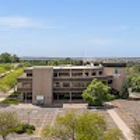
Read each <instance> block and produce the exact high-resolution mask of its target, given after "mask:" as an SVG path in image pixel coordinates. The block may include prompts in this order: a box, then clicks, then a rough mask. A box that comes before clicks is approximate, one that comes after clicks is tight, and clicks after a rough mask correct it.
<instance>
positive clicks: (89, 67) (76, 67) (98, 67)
mask: <svg viewBox="0 0 140 140" xmlns="http://www.w3.org/2000/svg"><path fill="white" fill-rule="evenodd" d="M100 68H103V66H55V67H53V69H100Z"/></svg>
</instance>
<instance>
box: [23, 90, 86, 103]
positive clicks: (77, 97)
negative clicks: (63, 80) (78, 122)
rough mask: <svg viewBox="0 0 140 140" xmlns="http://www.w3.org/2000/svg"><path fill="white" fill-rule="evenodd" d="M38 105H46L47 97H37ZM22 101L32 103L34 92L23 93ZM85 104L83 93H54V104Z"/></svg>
mask: <svg viewBox="0 0 140 140" xmlns="http://www.w3.org/2000/svg"><path fill="white" fill-rule="evenodd" d="M35 98H36V105H44V103H45V97H44V96H43V95H37V96H36V97H35ZM21 100H22V101H23V102H24V103H32V100H33V93H32V92H22V93H21ZM75 102H81V103H82V102H84V101H83V97H82V92H54V93H53V98H52V103H75Z"/></svg>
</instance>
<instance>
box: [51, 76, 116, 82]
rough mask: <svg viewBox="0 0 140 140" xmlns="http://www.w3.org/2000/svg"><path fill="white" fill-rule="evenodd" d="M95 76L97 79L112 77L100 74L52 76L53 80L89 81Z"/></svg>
mask: <svg viewBox="0 0 140 140" xmlns="http://www.w3.org/2000/svg"><path fill="white" fill-rule="evenodd" d="M94 78H97V79H99V80H105V79H106V80H107V79H112V78H113V76H112V75H107V76H105V75H101V76H80V77H54V78H53V79H54V81H75V80H76V81H91V80H92V79H94Z"/></svg>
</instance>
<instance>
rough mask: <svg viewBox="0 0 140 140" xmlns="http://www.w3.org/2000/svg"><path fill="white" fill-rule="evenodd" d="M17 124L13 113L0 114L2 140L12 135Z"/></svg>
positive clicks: (17, 121) (16, 118)
mask: <svg viewBox="0 0 140 140" xmlns="http://www.w3.org/2000/svg"><path fill="white" fill-rule="evenodd" d="M18 124H19V119H18V117H17V115H16V114H15V113H14V112H1V113H0V135H1V136H2V138H3V139H4V140H6V137H7V136H8V134H10V133H14V130H15V128H16V127H17V125H18Z"/></svg>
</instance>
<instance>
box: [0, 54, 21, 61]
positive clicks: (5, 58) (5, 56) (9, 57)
mask: <svg viewBox="0 0 140 140" xmlns="http://www.w3.org/2000/svg"><path fill="white" fill-rule="evenodd" d="M0 62H1V63H16V62H19V57H18V56H17V55H15V54H14V55H11V54H10V53H7V52H6V53H2V54H1V55H0Z"/></svg>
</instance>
